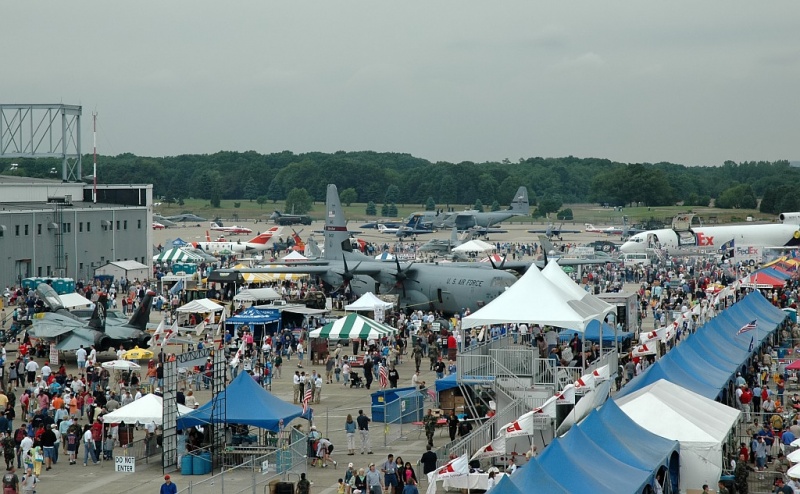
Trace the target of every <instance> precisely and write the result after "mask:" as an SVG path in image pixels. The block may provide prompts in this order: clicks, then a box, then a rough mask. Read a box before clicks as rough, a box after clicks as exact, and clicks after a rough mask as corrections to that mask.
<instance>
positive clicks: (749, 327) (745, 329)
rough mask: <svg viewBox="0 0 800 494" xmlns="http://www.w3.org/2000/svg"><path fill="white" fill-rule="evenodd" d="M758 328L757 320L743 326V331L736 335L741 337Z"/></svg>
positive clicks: (740, 330)
mask: <svg viewBox="0 0 800 494" xmlns="http://www.w3.org/2000/svg"><path fill="white" fill-rule="evenodd" d="M757 327H758V326H757V325H756V320H755V319H753V320H752V321H750V322H749V323H747V324H745V325H744V326H742V327H741V329H739V331H737V332H736V334H737V335H740V334H742V333H746V332H748V331H752V330H754V329H756V328H757Z"/></svg>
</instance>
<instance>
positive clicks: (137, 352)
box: [122, 346, 154, 360]
mask: <svg viewBox="0 0 800 494" xmlns="http://www.w3.org/2000/svg"><path fill="white" fill-rule="evenodd" d="M153 355H154V354H153V352H151V351H150V350H146V349H144V348H139V347H138V346H137V347H134V348H133V349H131V350H128V351H127V352H125V353H123V354H122V358H124V359H125V360H142V359H148V358H153Z"/></svg>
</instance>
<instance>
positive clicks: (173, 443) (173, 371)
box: [161, 359, 178, 473]
mask: <svg viewBox="0 0 800 494" xmlns="http://www.w3.org/2000/svg"><path fill="white" fill-rule="evenodd" d="M162 389H163V391H164V411H163V417H162V418H163V425H162V445H161V447H162V452H163V454H162V457H161V468H162V470H163V472H164V473H166V472H171V471H174V470H176V469H177V466H178V431H177V422H178V362H177V359H175V360H173V361H172V362H164V387H163V388H162Z"/></svg>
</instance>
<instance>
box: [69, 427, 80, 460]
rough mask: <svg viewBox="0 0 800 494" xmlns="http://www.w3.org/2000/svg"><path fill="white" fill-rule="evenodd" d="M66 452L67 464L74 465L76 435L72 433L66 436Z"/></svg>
mask: <svg viewBox="0 0 800 494" xmlns="http://www.w3.org/2000/svg"><path fill="white" fill-rule="evenodd" d="M67 452H68V453H69V464H70V465H74V464H75V462H76V461H77V460H76V459H75V457H76V456H77V453H78V435H77V434H75V432H74V431H73V432H70V433H69V434H67Z"/></svg>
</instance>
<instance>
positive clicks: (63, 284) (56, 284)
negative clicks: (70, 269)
mask: <svg viewBox="0 0 800 494" xmlns="http://www.w3.org/2000/svg"><path fill="white" fill-rule="evenodd" d="M53 290H55V291H56V293H57V294H59V295H65V294H67V293H69V292H68V291H67V280H65V279H64V278H53Z"/></svg>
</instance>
